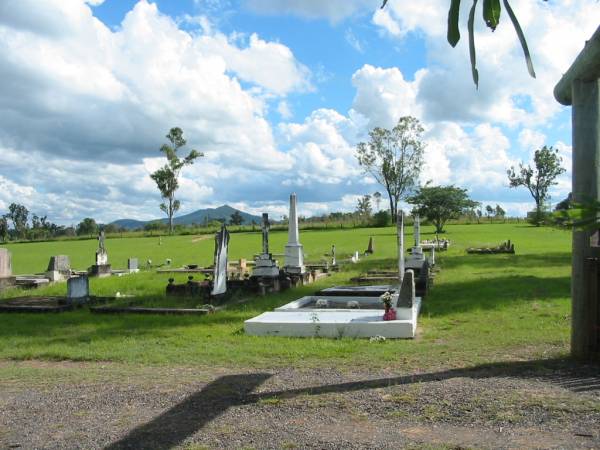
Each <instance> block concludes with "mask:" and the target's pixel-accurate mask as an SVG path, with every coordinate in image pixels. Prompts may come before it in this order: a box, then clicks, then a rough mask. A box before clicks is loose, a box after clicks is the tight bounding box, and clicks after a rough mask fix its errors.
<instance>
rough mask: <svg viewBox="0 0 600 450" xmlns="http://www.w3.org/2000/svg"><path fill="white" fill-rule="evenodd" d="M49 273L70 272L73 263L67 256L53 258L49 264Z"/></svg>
mask: <svg viewBox="0 0 600 450" xmlns="http://www.w3.org/2000/svg"><path fill="white" fill-rule="evenodd" d="M47 270H48V272H69V271H70V270H71V261H70V260H69V257H68V256H67V255H56V256H51V257H50V261H49V262H48V269H47Z"/></svg>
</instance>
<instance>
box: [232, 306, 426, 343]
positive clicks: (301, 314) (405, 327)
mask: <svg viewBox="0 0 600 450" xmlns="http://www.w3.org/2000/svg"><path fill="white" fill-rule="evenodd" d="M420 307H421V299H420V298H419V297H417V299H416V301H415V302H414V304H413V307H412V310H411V318H410V319H399V320H389V321H384V320H383V310H378V309H358V310H351V309H349V310H329V311H328V310H322V311H315V310H308V311H303V310H297V311H275V312H265V313H263V314H261V315H259V316H257V317H254V318H252V319H250V320H247V321H246V322H244V330H245V331H246V333H247V334H249V335H251V336H290V337H328V338H340V337H352V338H366V337H373V336H383V337H385V338H389V339H394V338H414V337H415V332H416V329H417V316H418V314H419V310H420Z"/></svg>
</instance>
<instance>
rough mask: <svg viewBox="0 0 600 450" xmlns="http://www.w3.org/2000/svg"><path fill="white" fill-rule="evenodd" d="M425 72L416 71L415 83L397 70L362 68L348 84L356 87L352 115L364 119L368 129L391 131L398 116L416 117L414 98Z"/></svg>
mask: <svg viewBox="0 0 600 450" xmlns="http://www.w3.org/2000/svg"><path fill="white" fill-rule="evenodd" d="M425 73H426V71H424V70H420V71H418V72H417V73H416V74H415V81H407V80H405V78H404V76H403V74H402V72H401V71H400V70H399V69H398V68H395V67H394V68H390V69H383V68H380V67H373V66H371V65H369V64H366V65H364V66H363V67H362V68H360V69H359V70H357V71H356V72H355V73H354V75H353V76H352V85H353V86H354V87H355V88H356V96H355V97H354V101H353V103H352V109H353V112H355V113H358V114H360V115H362V116H364V117H365V118H366V119H367V121H368V127H369V128H373V127H385V128H391V127H393V126H394V125H395V124H396V123H397V122H398V119H399V118H400V117H402V116H407V115H412V116H416V117H420V115H421V114H420V111H421V108H420V107H419V105H418V104H417V102H416V97H417V92H418V89H419V84H420V79H421V78H422V77H423V75H424V74H425Z"/></svg>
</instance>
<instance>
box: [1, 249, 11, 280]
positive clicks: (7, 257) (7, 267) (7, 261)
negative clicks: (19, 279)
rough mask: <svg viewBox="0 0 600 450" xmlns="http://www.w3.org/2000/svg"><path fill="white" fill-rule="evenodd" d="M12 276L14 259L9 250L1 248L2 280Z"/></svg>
mask: <svg viewBox="0 0 600 450" xmlns="http://www.w3.org/2000/svg"><path fill="white" fill-rule="evenodd" d="M10 276H12V257H11V254H10V252H9V251H8V249H7V248H0V278H8V277H10Z"/></svg>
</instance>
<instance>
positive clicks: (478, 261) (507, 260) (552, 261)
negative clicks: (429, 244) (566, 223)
mask: <svg viewBox="0 0 600 450" xmlns="http://www.w3.org/2000/svg"><path fill="white" fill-rule="evenodd" d="M438 259H439V261H440V266H441V268H442V269H455V268H459V267H460V266H476V267H477V268H481V269H502V268H503V265H506V266H510V267H511V269H514V268H516V269H523V270H527V269H531V268H532V267H546V268H550V267H565V268H567V267H569V266H570V264H571V254H570V253H568V252H554V253H533V254H528V255H519V254H516V255H511V254H497V255H489V254H483V255H477V254H471V255H469V254H466V253H465V254H461V255H449V256H445V255H444V256H441V257H438Z"/></svg>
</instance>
